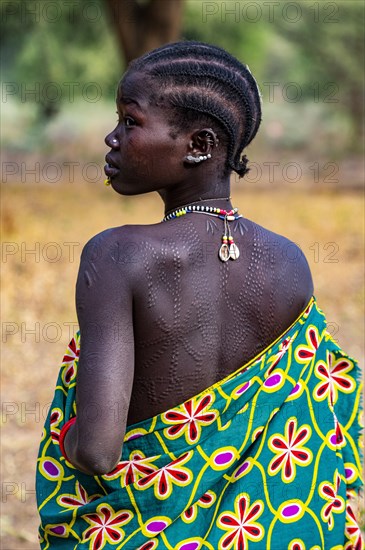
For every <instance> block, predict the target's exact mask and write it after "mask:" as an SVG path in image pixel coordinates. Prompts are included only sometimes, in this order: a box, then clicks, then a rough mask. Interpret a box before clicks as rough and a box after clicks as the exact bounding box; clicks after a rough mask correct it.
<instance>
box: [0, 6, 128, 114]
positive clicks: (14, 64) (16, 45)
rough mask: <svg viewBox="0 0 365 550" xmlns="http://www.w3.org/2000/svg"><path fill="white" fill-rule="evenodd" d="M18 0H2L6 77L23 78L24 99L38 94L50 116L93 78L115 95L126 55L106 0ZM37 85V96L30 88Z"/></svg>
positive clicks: (42, 111)
mask: <svg viewBox="0 0 365 550" xmlns="http://www.w3.org/2000/svg"><path fill="white" fill-rule="evenodd" d="M7 4H11V3H7ZM88 4H89V8H88V9H86V8H87V7H88ZM13 5H14V7H15V9H14V10H13V11H10V12H9V11H6V6H5V3H4V4H3V5H2V12H3V13H2V25H1V27H2V28H1V29H0V30H1V32H2V36H3V42H4V45H5V55H4V57H3V66H2V81H3V82H8V83H9V82H10V83H11V82H15V83H17V89H18V95H19V97H20V100H21V101H22V102H23V101H25V100H32V99H33V100H35V101H36V102H37V103H38V105H39V107H40V114H41V115H45V116H46V117H48V116H52V114H55V113H56V112H57V111H58V110H59V108H60V105H61V104H67V103H73V102H74V101H75V100H77V97H79V96H81V95H82V93H83V90H84V88H85V86H88V85H89V84H90V83H95V86H94V87H95V88H97V89H98V90H100V94H101V95H102V96H106V97H112V96H114V94H115V85H116V83H117V82H118V80H119V78H120V74H121V72H122V60H121V59H120V56H119V52H118V51H117V48H116V44H115V40H114V36H113V34H112V32H111V30H110V28H109V22H108V21H107V18H106V14H105V10H104V4H103V2H102V1H101V0H94V2H93V3H92V7H93V10H91V9H90V5H91V4H90V3H83V2H78V3H73V2H69V3H67V2H63V1H62V0H53V1H52V2H47V3H44V4H42V2H39V1H33V0H30V1H27V2H14V3H13ZM47 6H48V7H47ZM46 8H47V9H46ZM14 37H16V40H15V39H14ZM51 84H54V85H53V86H52V85H51ZM32 89H33V90H37V92H36V93H35V94H33V97H32V94H30V93H28V94H27V93H25V90H32Z"/></svg>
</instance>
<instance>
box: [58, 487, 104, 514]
mask: <svg viewBox="0 0 365 550" xmlns="http://www.w3.org/2000/svg"><path fill="white" fill-rule="evenodd" d="M75 493H76V494H74V495H61V496H59V497H58V498H57V502H58V504H60V506H63V507H64V508H71V509H72V508H78V507H79V506H85V504H88V503H89V502H93V501H94V500H97V499H98V498H100V496H101V495H91V496H90V497H89V496H88V494H87V492H86V491H85V489H84V488H83V486H82V485H81V483H79V482H78V481H76V484H75Z"/></svg>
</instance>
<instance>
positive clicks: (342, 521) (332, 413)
mask: <svg viewBox="0 0 365 550" xmlns="http://www.w3.org/2000/svg"><path fill="white" fill-rule="evenodd" d="M78 342H79V335H77V336H76V339H73V340H72V341H71V343H70V345H69V348H68V350H67V353H66V355H65V357H64V359H63V364H62V367H61V371H60V374H59V378H58V381H57V387H56V392H55V397H54V400H53V403H52V406H51V408H50V411H49V414H48V418H47V420H46V424H45V428H44V431H43V437H42V442H41V446H40V451H39V458H38V469H37V482H36V485H37V500H38V508H39V513H40V516H41V521H42V523H41V527H40V544H41V548H42V549H44V550H46V549H48V548H61V549H65V550H67V549H70V550H71V549H80V550H81V549H90V550H99V549H102V548H108V549H109V548H113V549H115V550H117V549H129V550H137V549H138V550H153V549H155V548H157V549H158V550H162V549H169V550H198V549H206V548H207V549H210V550H221V549H223V550H225V549H227V550H231V549H234V550H247V549H249V550H252V549H253V548H255V549H257V550H261V549H262V550H264V549H268V550H287V549H288V550H304V549H306V550H309V549H311V550H319V549H323V550H340V549H343V548H344V549H346V550H349V549H354V550H360V549H363V548H364V541H363V539H362V536H361V532H360V528H359V527H358V525H357V523H356V519H355V516H354V513H353V511H352V508H351V503H350V495H351V493H352V492H353V493H355V490H356V489H359V488H360V487H361V484H362V482H361V465H360V457H359V452H358V437H359V430H360V427H359V418H358V415H359V400H360V395H361V388H360V385H361V384H360V377H359V376H358V367H357V365H356V363H355V361H354V360H353V359H351V358H350V357H348V356H347V355H345V354H344V353H343V352H342V351H341V349H340V348H339V347H338V345H337V344H336V342H335V341H334V340H333V339H332V338H331V336H330V334H329V333H328V332H327V331H326V322H325V318H324V315H323V313H322V312H321V310H320V309H319V308H318V306H317V304H316V301H315V299H314V298H312V299H311V301H310V302H309V304H308V307H307V308H306V310H305V311H304V312H303V313H302V314H301V315H300V316H299V317H298V319H297V320H296V321H295V322H294V324H293V325H292V326H291V327H290V328H289V329H288V330H287V331H286V332H285V333H284V334H283V335H282V336H281V337H279V338H278V339H277V340H276V341H275V342H274V343H273V344H271V345H270V346H269V347H268V348H267V349H265V350H264V351H263V352H262V353H261V354H260V355H259V356H258V357H255V358H254V359H253V360H252V361H250V362H249V363H248V364H246V365H245V366H244V367H241V368H240V369H239V370H238V371H236V372H234V373H233V374H231V375H230V376H228V377H226V378H225V379H224V380H222V381H220V382H218V383H216V384H214V385H213V386H211V387H209V388H207V389H206V390H204V391H203V392H201V393H200V394H199V395H196V396H195V397H193V398H191V399H189V400H188V401H186V402H185V403H183V404H182V405H179V406H177V407H175V408H173V409H170V410H168V411H166V412H164V413H162V414H160V415H158V416H156V417H154V418H151V419H149V420H145V421H143V422H140V423H138V424H134V425H133V426H129V427H128V428H127V434H126V436H125V441H124V445H123V454H122V458H121V461H120V462H119V464H118V466H117V467H116V468H115V469H114V470H113V471H112V472H110V473H108V474H107V475H102V476H95V477H93V476H89V475H86V474H83V473H81V472H80V471H78V470H76V469H75V468H74V467H73V466H72V465H71V464H70V463H69V462H67V461H66V460H65V458H64V457H63V456H62V454H61V452H60V448H59V434H60V430H61V428H62V427H63V426H64V424H65V423H66V422H67V421H68V420H69V419H70V418H71V417H73V416H75V414H76V408H75V390H76V382H75V376H76V369H77V357H78Z"/></svg>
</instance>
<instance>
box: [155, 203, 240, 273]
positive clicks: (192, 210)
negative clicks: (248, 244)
mask: <svg viewBox="0 0 365 550" xmlns="http://www.w3.org/2000/svg"><path fill="white" fill-rule="evenodd" d="M186 214H205V215H208V216H214V217H215V218H220V219H221V220H223V221H224V233H223V235H222V244H221V246H220V248H219V251H218V256H219V258H220V260H222V262H227V261H228V260H237V259H238V258H239V255H240V251H239V248H238V246H237V245H236V243H235V242H234V240H233V237H232V232H231V228H230V226H229V222H232V221H234V220H238V218H242V216H241V215H240V214H238V208H233V209H232V210H224V209H223V208H217V207H215V206H204V205H195V204H194V205H192V204H189V205H186V206H181V207H180V208H177V209H176V210H174V211H173V212H170V213H169V214H167V215H166V216H165V217H164V218H163V220H162V221H163V222H167V221H169V220H173V219H174V218H179V217H181V216H185V215H186Z"/></svg>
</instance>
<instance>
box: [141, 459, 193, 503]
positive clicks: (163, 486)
mask: <svg viewBox="0 0 365 550" xmlns="http://www.w3.org/2000/svg"><path fill="white" fill-rule="evenodd" d="M191 456H192V452H191V451H190V452H188V453H184V454H183V455H182V456H181V457H180V458H177V459H176V460H174V461H173V462H170V464H168V465H167V466H164V467H163V468H160V469H159V470H156V471H155V472H153V473H152V474H150V475H148V476H146V477H144V478H142V479H140V480H139V481H137V486H138V487H139V488H140V489H146V488H148V487H151V485H154V491H155V496H156V498H158V499H160V500H162V499H165V498H168V497H169V496H170V495H171V493H172V489H173V484H174V483H175V484H176V485H180V487H183V486H185V485H189V483H190V482H191V480H192V479H193V475H192V473H191V471H190V470H189V469H188V468H183V467H182V464H185V463H186V462H188V460H190V458H191Z"/></svg>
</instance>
